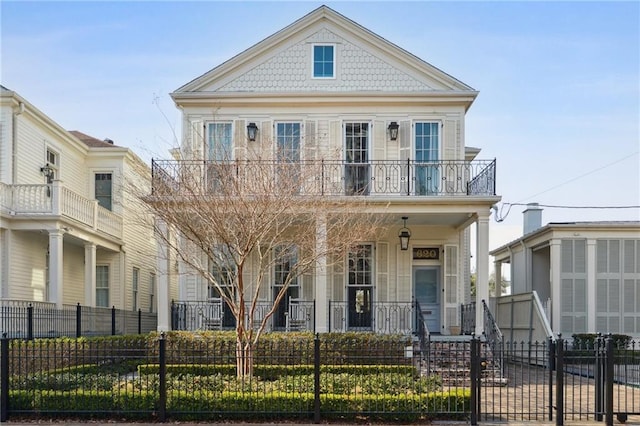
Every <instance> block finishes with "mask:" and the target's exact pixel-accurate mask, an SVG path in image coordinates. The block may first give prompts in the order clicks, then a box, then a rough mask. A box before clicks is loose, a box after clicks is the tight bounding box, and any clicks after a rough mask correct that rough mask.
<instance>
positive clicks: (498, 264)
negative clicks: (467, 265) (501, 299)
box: [493, 261, 502, 296]
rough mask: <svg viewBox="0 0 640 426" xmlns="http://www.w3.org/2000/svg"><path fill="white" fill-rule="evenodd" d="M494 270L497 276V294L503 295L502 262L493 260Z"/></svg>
mask: <svg viewBox="0 0 640 426" xmlns="http://www.w3.org/2000/svg"><path fill="white" fill-rule="evenodd" d="M493 270H494V274H495V276H496V296H501V295H502V262H499V261H496V262H493Z"/></svg>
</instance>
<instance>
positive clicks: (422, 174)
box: [152, 160, 496, 196]
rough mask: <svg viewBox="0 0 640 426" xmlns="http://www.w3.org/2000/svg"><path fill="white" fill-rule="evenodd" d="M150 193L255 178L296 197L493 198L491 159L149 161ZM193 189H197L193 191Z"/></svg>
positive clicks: (215, 188)
mask: <svg viewBox="0 0 640 426" xmlns="http://www.w3.org/2000/svg"><path fill="white" fill-rule="evenodd" d="M152 174H153V177H152V193H153V195H154V196H179V195H180V194H186V193H191V194H203V193H209V194H216V193H217V192H222V191H224V189H225V188H227V189H228V188H230V187H233V188H236V189H238V190H242V189H243V188H250V189H249V192H250V191H251V190H256V189H255V188H262V189H264V188H266V187H268V186H266V185H256V182H264V181H265V180H271V181H272V182H273V183H276V184H277V182H278V181H280V182H286V183H287V185H291V182H295V185H296V188H295V189H296V191H298V193H299V194H300V195H371V196H375V195H385V196H390V195H391V196H393V195H398V196H493V195H495V187H496V162H495V160H475V161H462V160H445V161H429V162H419V161H414V160H405V161H399V160H398V161H393V160H389V161H386V160H383V161H371V162H369V163H366V164H360V163H349V162H346V161H327V160H320V161H298V162H279V161H265V160H236V161H231V162H216V161H208V160H153V161H152ZM196 189H197V190H196Z"/></svg>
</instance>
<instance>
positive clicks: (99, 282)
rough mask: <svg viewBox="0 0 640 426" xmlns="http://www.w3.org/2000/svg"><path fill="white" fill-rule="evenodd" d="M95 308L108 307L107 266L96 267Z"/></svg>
mask: <svg viewBox="0 0 640 426" xmlns="http://www.w3.org/2000/svg"><path fill="white" fill-rule="evenodd" d="M96 306H100V307H104V308H108V307H109V265H96Z"/></svg>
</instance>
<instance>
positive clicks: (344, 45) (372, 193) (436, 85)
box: [154, 6, 500, 334]
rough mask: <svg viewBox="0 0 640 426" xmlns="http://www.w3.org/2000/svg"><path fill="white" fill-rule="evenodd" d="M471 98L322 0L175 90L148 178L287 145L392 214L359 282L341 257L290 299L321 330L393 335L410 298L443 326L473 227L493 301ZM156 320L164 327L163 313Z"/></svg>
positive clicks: (491, 167)
mask: <svg viewBox="0 0 640 426" xmlns="http://www.w3.org/2000/svg"><path fill="white" fill-rule="evenodd" d="M477 94H478V92H477V91H475V90H474V89H473V88H471V87H469V86H468V85H466V84H464V83H462V82H460V81H459V80H457V79H455V78H453V77H452V76H450V75H448V74H446V73H445V72H443V71H441V70H439V69H437V68H435V67H434V66H432V65H430V64H428V63H427V62H424V61H423V60H421V59H420V58H417V57H416V56H414V55H412V54H410V53H409V52H407V51H405V50H403V49H402V48H400V47H398V46H396V45H394V44H392V43H391V42H389V41H387V40H385V39H383V38H381V37H380V36H378V35H376V34H374V33H373V32H371V31H369V30H367V29H366V28H363V27H362V26H360V25H358V24H357V23H355V22H354V21H352V20H350V19H348V18H346V17H344V16H342V15H341V14H339V13H337V12H335V11H334V10H332V9H330V8H328V7H326V6H322V7H320V8H318V9H316V10H314V11H312V12H311V13H309V14H308V15H306V16H304V17H302V18H301V19H299V20H297V21H296V22H294V23H292V24H291V25H289V26H287V27H286V28H284V29H282V30H280V31H278V32H277V33H275V34H273V35H271V36H269V37H267V38H266V39H264V40H262V41H261V42H259V43H258V44H256V45H254V46H252V47H250V48H249V49H247V50H245V51H243V52H241V53H239V54H238V55H236V56H234V57H233V58H231V59H229V60H228V61H226V62H224V63H222V64H221V65H219V66H217V67H216V68H214V69H212V70H210V71H208V72H206V73H205V74H203V75H201V76H199V77H197V78H196V79H194V80H193V81H191V82H189V83H187V84H185V85H184V86H182V87H180V88H179V89H177V90H176V91H175V92H173V93H172V94H171V96H172V98H173V100H174V101H175V103H176V106H177V107H178V108H179V109H180V111H182V128H183V139H182V145H181V150H180V151H181V152H180V156H179V157H176V158H180V159H179V160H168V161H167V162H156V163H155V165H154V167H157V170H155V169H154V176H162V175H164V174H166V171H165V170H163V167H170V168H173V169H175V168H176V167H180V162H181V161H185V160H194V159H195V160H205V161H214V162H215V161H221V159H218V158H216V152H219V151H221V150H222V151H224V152H229V153H233V154H232V156H231V157H232V158H230V159H231V160H244V159H246V158H248V157H247V156H248V155H249V152H250V151H251V152H255V151H256V150H262V151H261V154H260V155H259V157H260V158H276V157H277V155H274V154H273V153H275V152H278V153H282V152H287V153H288V154H287V155H288V157H287V161H289V162H300V164H304V165H313V167H319V168H323V170H322V173H326V174H331V177H330V178H327V177H326V176H327V175H326V174H325V175H324V176H325V177H324V178H325V179H330V180H331V182H332V184H333V186H332V188H331V190H330V191H328V192H327V195H326V196H329V197H330V196H366V197H372V198H374V197H375V198H376V199H377V200H383V201H384V203H379V206H380V207H379V213H380V214H383V215H389V216H391V217H392V219H391V223H389V225H390V227H389V231H388V232H387V233H385V234H382V235H379V238H378V239H377V240H375V241H363V242H362V245H363V247H364V248H365V249H364V250H362V251H361V252H360V253H361V254H362V255H363V256H365V257H366V259H363V260H364V261H363V262H362V264H364V265H366V267H365V269H364V270H358V271H357V274H358V275H359V276H360V277H363V276H365V279H363V280H360V281H358V282H355V281H352V278H351V277H354V276H355V275H356V273H355V272H356V271H351V270H350V269H349V268H350V266H349V263H348V262H347V256H346V255H345V260H344V263H343V264H341V265H329V266H328V268H329V270H328V271H327V273H326V274H320V273H316V274H315V276H313V277H312V279H311V280H304V282H300V283H298V288H296V289H295V296H296V297H297V298H301V299H303V300H304V301H307V302H313V303H315V311H314V312H315V321H314V325H315V330H316V331H318V332H323V331H343V330H351V329H358V330H373V331H389V330H388V329H385V327H384V324H385V323H386V322H387V320H388V319H389V318H388V317H387V315H390V313H391V311H393V310H394V309H395V308H400V307H401V306H411V302H412V300H417V301H418V302H420V306H421V310H422V314H423V316H424V318H425V321H426V324H427V326H428V328H429V330H430V331H431V332H432V333H442V334H448V333H449V331H450V327H457V326H459V325H460V305H461V304H462V303H468V302H469V301H470V299H471V296H470V278H469V277H470V266H469V259H470V251H471V247H470V232H471V229H472V228H471V227H472V225H475V231H474V232H475V233H476V240H477V247H476V254H475V255H476V260H477V264H478V270H477V274H478V292H477V295H478V296H477V299H478V300H482V299H488V263H489V254H488V252H489V247H488V246H489V238H488V233H489V224H488V222H489V216H490V210H491V207H492V206H493V205H494V204H495V203H496V202H498V201H499V200H500V197H499V196H497V195H496V194H495V160H493V159H491V160H479V159H476V156H477V155H478V153H479V151H480V150H479V149H476V148H471V147H468V146H466V143H465V115H466V113H467V111H468V109H469V108H470V106H471V104H472V103H473V102H474V100H475V98H476V96H477ZM329 163H330V166H329ZM265 167H267V163H265ZM155 173H157V174H155ZM319 178H320V177H319ZM301 196H303V194H301ZM403 217H406V218H407V219H406V228H408V229H409V230H410V240H409V245H408V247H406V248H402V247H401V246H400V240H399V233H400V232H402V228H403V226H404V221H403V219H402V218H403ZM317 237H318V238H320V239H321V238H322V235H321V234H318V236H317ZM363 253H364V254H363ZM351 272H354V273H353V274H352V273H351ZM274 274H275V272H274ZM209 294H210V290H209V289H208V288H207V284H206V283H205V282H204V280H201V279H198V277H195V279H193V277H188V271H185V274H184V275H182V274H181V281H180V300H181V301H183V302H185V303H189V302H193V301H205V300H206V299H207V297H208V295H209ZM270 297H273V295H272V294H266V295H265V298H267V299H269V298H270ZM284 303H285V305H286V304H287V303H288V300H285V301H284ZM394 307H395V308H394ZM284 309H285V310H286V309H288V308H287V307H286V306H285V308H284ZM482 315H483V313H482V310H478V313H477V319H479V320H478V321H476V324H477V325H478V328H477V331H478V332H481V331H482V327H483V321H482ZM356 318H357V319H356ZM408 323H409V324H410V323H411V319H410V318H409V321H408ZM230 325H232V324H230ZM281 326H282V324H277V323H274V324H273V327H272V329H278V328H279V327H281ZM307 326H308V327H310V326H311V325H310V324H307ZM159 327H160V328H161V329H162V328H167V327H169V324H167V323H163V321H162V319H160V318H159Z"/></svg>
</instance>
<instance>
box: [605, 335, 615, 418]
mask: <svg viewBox="0 0 640 426" xmlns="http://www.w3.org/2000/svg"><path fill="white" fill-rule="evenodd" d="M613 358H614V353H613V338H612V337H611V333H609V335H608V336H607V338H606V340H605V359H606V366H605V374H604V386H605V389H604V402H605V415H604V422H605V424H606V425H607V426H613V379H614V377H613V367H614V366H613V364H614V359H613Z"/></svg>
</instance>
